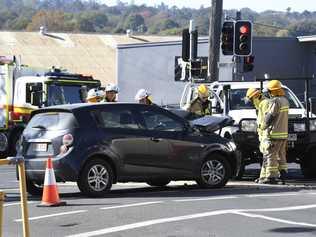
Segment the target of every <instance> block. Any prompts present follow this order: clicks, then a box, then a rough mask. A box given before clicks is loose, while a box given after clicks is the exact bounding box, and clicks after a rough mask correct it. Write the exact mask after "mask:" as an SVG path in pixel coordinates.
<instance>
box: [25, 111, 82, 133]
mask: <svg viewBox="0 0 316 237" xmlns="http://www.w3.org/2000/svg"><path fill="white" fill-rule="evenodd" d="M76 126H77V122H76V118H75V116H74V115H73V114H72V113H70V112H46V113H39V114H36V115H34V116H33V117H32V119H31V120H30V122H29V123H28V125H27V127H26V129H42V130H64V129H71V128H75V127H76Z"/></svg>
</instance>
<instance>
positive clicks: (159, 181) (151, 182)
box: [146, 179, 170, 187]
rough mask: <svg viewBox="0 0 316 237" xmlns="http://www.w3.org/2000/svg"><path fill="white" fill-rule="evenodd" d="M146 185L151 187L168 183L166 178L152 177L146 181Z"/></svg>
mask: <svg viewBox="0 0 316 237" xmlns="http://www.w3.org/2000/svg"><path fill="white" fill-rule="evenodd" d="M146 183H147V184H148V185H150V186H153V187H164V186H166V185H168V183H170V180H168V179H153V180H149V181H147V182H146Z"/></svg>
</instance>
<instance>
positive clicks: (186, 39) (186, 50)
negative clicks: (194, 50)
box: [182, 28, 190, 62]
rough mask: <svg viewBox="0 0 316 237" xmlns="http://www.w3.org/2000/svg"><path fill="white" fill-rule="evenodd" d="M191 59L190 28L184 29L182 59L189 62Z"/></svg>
mask: <svg viewBox="0 0 316 237" xmlns="http://www.w3.org/2000/svg"><path fill="white" fill-rule="evenodd" d="M189 59H190V32H189V29H188V28H186V29H183V31H182V60H183V61H185V62H188V61H189Z"/></svg>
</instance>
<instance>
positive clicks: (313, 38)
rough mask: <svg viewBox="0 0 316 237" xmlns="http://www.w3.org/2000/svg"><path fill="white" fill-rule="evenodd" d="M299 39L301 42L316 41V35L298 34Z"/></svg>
mask: <svg viewBox="0 0 316 237" xmlns="http://www.w3.org/2000/svg"><path fill="white" fill-rule="evenodd" d="M297 39H298V41H299V42H300V43H301V42H302V43H304V42H316V35H308V36H298V37H297Z"/></svg>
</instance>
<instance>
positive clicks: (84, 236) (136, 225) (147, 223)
mask: <svg viewBox="0 0 316 237" xmlns="http://www.w3.org/2000/svg"><path fill="white" fill-rule="evenodd" d="M227 213H230V210H219V211H212V212H205V213H198V214H193V215H185V216H177V217H171V218H161V219H153V220H149V221H142V222H136V223H132V224H127V225H121V226H115V227H110V228H105V229H101V230H96V231H91V232H85V233H81V234H75V235H69V236H67V237H90V236H97V235H104V234H109V233H114V232H120V231H124V230H130V229H136V228H142V227H145V226H151V225H157V224H162V223H168V222H176V221H182V220H188V219H194V218H201V217H206V216H215V215H222V214H227Z"/></svg>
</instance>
